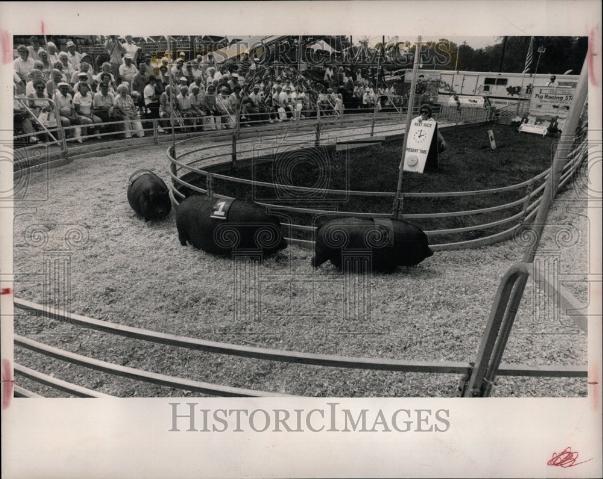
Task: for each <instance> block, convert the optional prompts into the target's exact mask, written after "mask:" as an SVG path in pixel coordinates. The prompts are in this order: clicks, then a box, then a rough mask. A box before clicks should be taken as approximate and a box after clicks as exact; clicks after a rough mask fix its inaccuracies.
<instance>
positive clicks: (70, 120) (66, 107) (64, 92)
mask: <svg viewBox="0 0 603 479" xmlns="http://www.w3.org/2000/svg"><path fill="white" fill-rule="evenodd" d="M54 101H55V103H56V104H57V107H58V109H59V114H60V120H61V124H62V125H63V126H65V127H67V126H70V125H76V126H75V128H74V130H73V132H74V138H75V139H76V140H77V142H78V143H82V130H81V128H80V127H79V119H78V116H77V114H76V112H75V108H74V107H73V101H72V97H71V94H70V93H69V83H67V82H60V83H59V84H58V85H57V91H56V92H55V95H54Z"/></svg>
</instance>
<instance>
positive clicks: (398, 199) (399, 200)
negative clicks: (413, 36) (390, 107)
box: [392, 35, 421, 219]
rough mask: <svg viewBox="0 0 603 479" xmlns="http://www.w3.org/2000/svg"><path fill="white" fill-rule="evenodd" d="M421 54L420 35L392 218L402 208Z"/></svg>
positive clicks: (413, 67)
mask: <svg viewBox="0 0 603 479" xmlns="http://www.w3.org/2000/svg"><path fill="white" fill-rule="evenodd" d="M420 56H421V35H419V37H418V38H417V45H416V47H415V58H414V62H413V66H412V80H411V83H410V94H409V95H408V107H407V111H406V130H405V131H404V140H403V142H402V159H401V160H400V166H399V172H398V185H397V187H396V196H395V197H394V205H393V209H392V216H393V218H394V219H397V218H398V214H399V213H400V210H401V209H402V197H401V196H400V195H401V191H402V176H403V174H404V162H405V157H406V144H407V142H408V133H409V131H410V124H411V122H412V110H413V106H414V102H415V88H416V86H417V73H418V71H419V58H420Z"/></svg>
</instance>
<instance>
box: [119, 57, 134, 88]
mask: <svg viewBox="0 0 603 479" xmlns="http://www.w3.org/2000/svg"><path fill="white" fill-rule="evenodd" d="M132 61H133V58H132V55H130V54H129V53H128V54H126V55H125V56H124V61H123V63H122V64H121V65H120V66H119V78H120V79H121V81H122V82H128V83H129V84H130V85H131V84H132V80H134V77H135V76H136V74H137V73H138V68H136V65H134V63H133V62H132Z"/></svg>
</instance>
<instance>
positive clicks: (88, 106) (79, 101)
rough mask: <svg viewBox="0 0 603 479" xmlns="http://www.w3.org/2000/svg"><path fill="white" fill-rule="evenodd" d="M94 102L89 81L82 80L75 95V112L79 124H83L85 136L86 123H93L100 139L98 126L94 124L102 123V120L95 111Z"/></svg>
mask: <svg viewBox="0 0 603 479" xmlns="http://www.w3.org/2000/svg"><path fill="white" fill-rule="evenodd" d="M92 102H93V98H92V95H91V94H90V87H89V85H88V83H86V82H84V81H80V82H79V84H78V91H77V92H76V94H75V95H74V96H73V106H74V108H75V113H76V114H77V116H78V121H79V124H80V125H82V131H83V133H84V136H86V133H87V126H86V125H93V127H92V129H93V130H94V131H95V132H96V138H97V139H99V140H100V136H99V135H98V133H99V130H98V127H94V124H95V123H100V122H101V121H102V120H101V118H100V117H98V116H96V115H95V114H94V113H93V111H92V108H93V106H92Z"/></svg>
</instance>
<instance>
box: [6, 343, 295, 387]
mask: <svg viewBox="0 0 603 479" xmlns="http://www.w3.org/2000/svg"><path fill="white" fill-rule="evenodd" d="M14 341H15V344H16V345H18V346H22V347H24V348H26V349H29V350H30V351H35V352H37V353H40V354H44V355H45V356H50V357H53V358H56V359H60V360H63V361H67V362H70V363H73V364H78V365H80V366H85V367H87V368H91V369H96V370H99V371H103V372H108V373H111V374H115V375H117V376H123V377H127V378H130V379H138V380H140V381H145V382H150V383H153V384H158V385H161V386H169V387H173V388H177V389H185V390H189V391H195V392H200V393H206V394H215V395H218V396H232V397H260V396H285V394H281V393H273V392H266V391H256V390H252V389H245V388H236V387H230V386H221V385H219V384H212V383H206V382H201V381H194V380H192V379H185V378H179V377H174V376H167V375H165V374H159V373H152V372H149V371H144V370H142V369H136V368H131V367H128V366H120V365H118V364H113V363H108V362H106V361H101V360H100V359H93V358H89V357H87V356H82V355H80V354H76V353H72V352H70V351H65V350H64V349H60V348H55V347H54V346H48V345H47V344H42V343H40V342H38V341H34V340H33V339H29V338H25V337H23V336H20V335H18V334H15V336H14Z"/></svg>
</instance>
